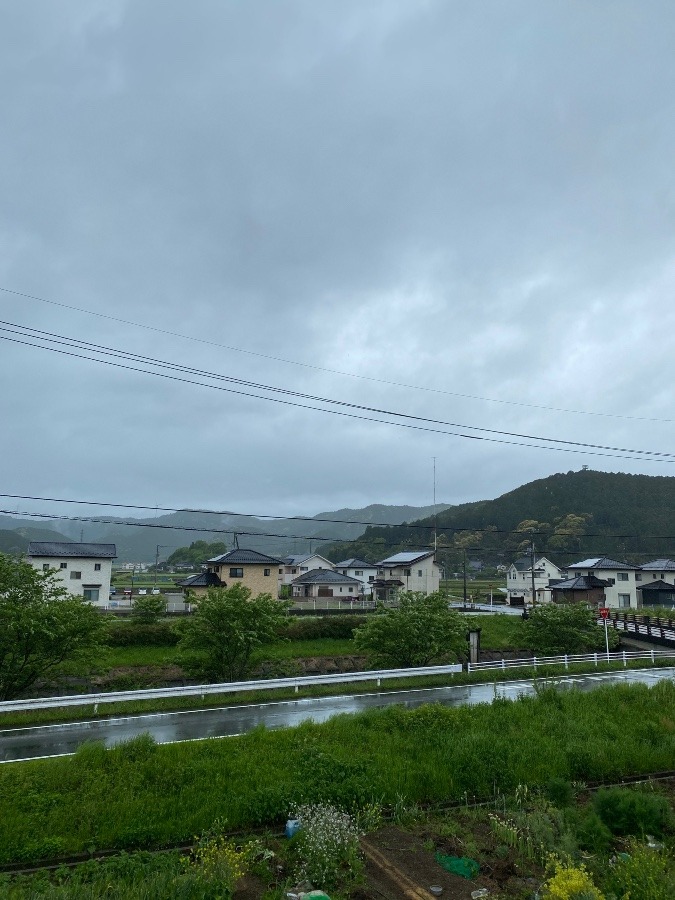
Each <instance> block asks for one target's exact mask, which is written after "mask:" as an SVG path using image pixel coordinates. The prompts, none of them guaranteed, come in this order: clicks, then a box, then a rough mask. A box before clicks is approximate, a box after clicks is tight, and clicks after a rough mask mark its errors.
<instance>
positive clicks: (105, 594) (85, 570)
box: [27, 541, 117, 606]
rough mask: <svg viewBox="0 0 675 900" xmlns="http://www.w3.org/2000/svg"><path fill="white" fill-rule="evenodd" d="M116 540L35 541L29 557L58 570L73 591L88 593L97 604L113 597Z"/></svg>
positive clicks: (37, 564) (41, 567) (45, 568)
mask: <svg viewBox="0 0 675 900" xmlns="http://www.w3.org/2000/svg"><path fill="white" fill-rule="evenodd" d="M116 557H117V548H116V546H115V544H83V543H80V544H77V543H70V542H67V541H64V542H60V541H31V543H30V544H29V545H28V553H27V559H28V562H30V563H31V565H32V566H33V567H34V568H35V569H38V570H40V571H43V572H48V571H50V570H52V569H55V570H56V575H57V577H58V580H59V581H60V582H61V583H62V584H63V586H64V587H65V588H66V589H67V590H68V592H69V593H70V594H75V595H76V596H78V597H84V599H85V600H88V601H89V602H90V603H93V604H94V605H96V606H107V605H108V602H109V600H110V579H111V576H112V561H113V559H116Z"/></svg>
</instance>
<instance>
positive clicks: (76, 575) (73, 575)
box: [70, 569, 82, 581]
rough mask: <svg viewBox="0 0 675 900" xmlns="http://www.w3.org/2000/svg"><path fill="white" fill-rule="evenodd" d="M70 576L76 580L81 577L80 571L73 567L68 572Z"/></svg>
mask: <svg viewBox="0 0 675 900" xmlns="http://www.w3.org/2000/svg"><path fill="white" fill-rule="evenodd" d="M70 577H71V579H73V580H74V581H78V580H79V579H80V578H82V572H76V571H75V569H72V570H71V572H70Z"/></svg>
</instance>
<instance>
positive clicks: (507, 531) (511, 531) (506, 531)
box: [0, 493, 675, 553]
mask: <svg viewBox="0 0 675 900" xmlns="http://www.w3.org/2000/svg"><path fill="white" fill-rule="evenodd" d="M0 497H4V498H5V499H10V500H33V501H40V502H44V503H68V504H73V505H79V506H107V507H110V508H113V509H139V510H151V511H154V512H167V513H193V514H195V513H197V514H200V515H212V516H236V517H238V518H247V519H271V520H280V521H292V522H308V523H315V524H324V523H325V524H333V525H364V526H365V527H367V528H406V529H411V528H412V529H417V530H424V531H433V530H434V529H435V528H436V527H437V526H436V525H435V524H432V525H422V524H419V523H408V522H393V523H392V522H367V521H364V520H359V519H317V518H313V517H310V516H278V515H272V514H270V513H236V512H231V511H230V510H222V509H221V510H218V509H192V508H189V507H184V506H176V507H173V506H145V505H142V504H138V503H135V504H134V503H108V502H106V501H104V500H73V499H68V498H62V497H36V496H30V495H26V494H3V493H0ZM451 509H452V507H451ZM0 513H5V514H7V515H11V516H16V515H26V516H30V515H36V516H38V515H42V516H43V517H44V518H63V519H72V520H73V521H85V522H97V521H99V522H101V523H102V524H106V525H133V526H134V527H136V526H138V527H143V528H173V529H177V530H179V531H203V532H210V531H213V532H218V531H219V530H222V532H223V533H224V534H227V533H231V532H232V528H225V529H217V528H209V527H204V528H197V527H194V526H178V525H171V526H169V525H161V524H157V525H155V524H153V523H152V522H124V521H119V520H115V519H109V520H105V521H104V520H101V519H99V518H93V517H81V516H74V517H70V516H50V515H48V514H38V513H35V514H33V513H17V512H12V511H11V510H0ZM440 529H441V530H443V529H446V530H448V531H451V532H452V533H453V534H454V533H457V532H469V533H470V534H487V535H490V534H502V535H512V536H522V537H523V540H526V539H527V538H528V537H529V536H530V535H535V536H540V537H541V536H544V537H547V536H548V537H550V536H552V534H553V533H555V534H556V535H557V536H560V537H580V538H605V539H615V540H620V539H626V540H627V539H629V538H630V539H634V538H645V539H650V540H673V541H675V534H636V533H620V534H617V533H612V532H605V531H596V532H592V531H591V532H584V533H583V534H581V535H579V534H577V533H576V532H573V531H555V532H554V530H553V529H546V530H530V529H528V530H527V531H522V530H519V529H517V528H498V527H496V526H490V527H486V528H477V527H475V528H474V527H471V526H455V525H453V524H452V523H448V524H447V525H443V524H441V525H440ZM236 531H237V533H238V534H244V535H248V536H250V535H258V536H261V537H280V538H289V539H293V538H296V539H297V540H312V541H313V540H321V541H335V542H336V543H360V542H361V541H362V540H363V536H361V537H359V538H349V539H347V538H345V539H344V540H343V539H341V538H335V537H326V538H320V537H317V536H316V535H300V534H296V535H292V534H291V535H285V534H267V533H265V532H260V531H242V530H241V529H239V528H237V529H236ZM446 549H447V548H446ZM473 549H480V548H473ZM482 549H483V550H485V549H486V548H484V547H483V548H482ZM550 552H555V553H559V552H564V551H557V550H556V551H550Z"/></svg>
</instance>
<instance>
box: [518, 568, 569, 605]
mask: <svg viewBox="0 0 675 900" xmlns="http://www.w3.org/2000/svg"><path fill="white" fill-rule="evenodd" d="M561 577H562V572H561V570H560V568H559V567H558V566H556V564H555V563H553V562H551V560H550V559H547V558H546V557H545V556H539V557H535V560H534V602H535V603H549V602H550V601H551V599H552V597H551V584H552V583H553V582H555V581H558V580H559V579H560V578H561ZM506 601H507V603H508V604H509V605H510V606H531V605H532V602H533V596H532V557H531V556H521V557H520V558H519V559H517V560H515V562H512V563H511V565H510V566H509V568H508V569H507V570H506Z"/></svg>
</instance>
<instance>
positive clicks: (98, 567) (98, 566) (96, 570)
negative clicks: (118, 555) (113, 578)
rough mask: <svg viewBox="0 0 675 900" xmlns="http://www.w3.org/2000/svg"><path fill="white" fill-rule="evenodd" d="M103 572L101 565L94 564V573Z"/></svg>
mask: <svg viewBox="0 0 675 900" xmlns="http://www.w3.org/2000/svg"><path fill="white" fill-rule="evenodd" d="M100 571H101V563H94V572H100Z"/></svg>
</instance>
